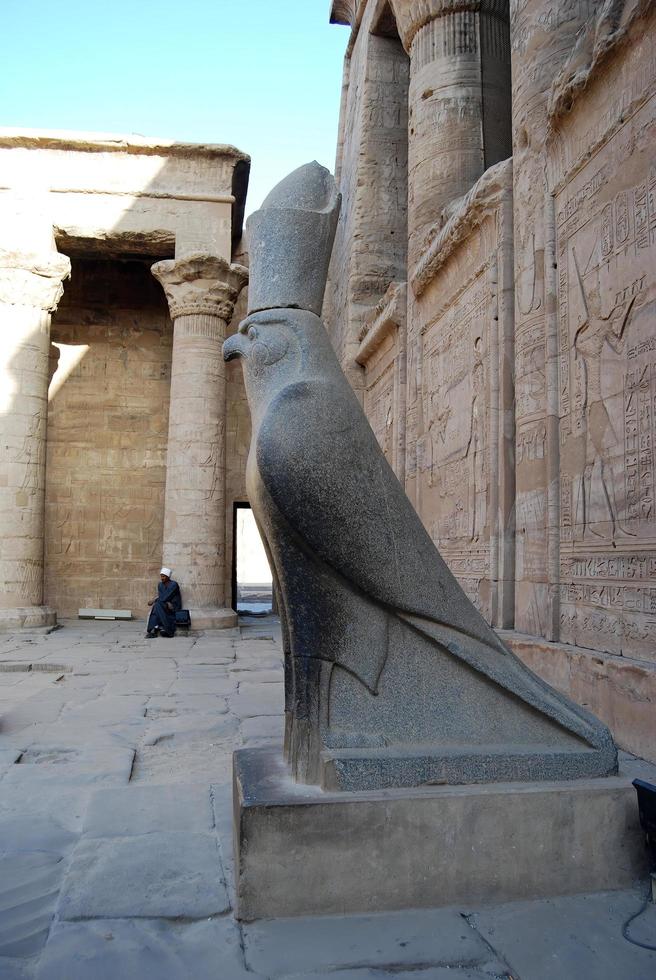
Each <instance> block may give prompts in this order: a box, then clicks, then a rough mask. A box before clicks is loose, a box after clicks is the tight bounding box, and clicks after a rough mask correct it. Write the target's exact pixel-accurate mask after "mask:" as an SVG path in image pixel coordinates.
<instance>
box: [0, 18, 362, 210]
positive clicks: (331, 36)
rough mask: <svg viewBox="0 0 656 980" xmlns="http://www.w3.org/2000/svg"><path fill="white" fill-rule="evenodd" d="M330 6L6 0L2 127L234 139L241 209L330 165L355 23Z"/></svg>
mask: <svg viewBox="0 0 656 980" xmlns="http://www.w3.org/2000/svg"><path fill="white" fill-rule="evenodd" d="M328 8H329V3H328V0H231V2H229V0H0V37H1V38H2V60H1V62H0V125H2V126H11V127H27V128H39V129H72V130H93V131H96V132H113V133H139V134H141V135H142V136H156V137H165V138H167V139H178V140H189V141H192V142H212V143H233V144H234V145H235V146H238V147H239V149H241V150H244V151H245V152H246V153H249V154H250V155H251V157H252V171H251V188H250V192H249V198H248V205H247V210H248V211H252V210H254V209H255V208H257V207H258V206H259V204H260V203H261V201H262V198H263V197H264V196H265V195H266V194H267V193H268V191H269V190H270V188H271V187H272V186H273V184H275V183H276V182H277V181H278V180H279V179H280V178H281V177H283V176H284V175H285V174H286V173H288V172H289V171H290V170H293V169H294V167H297V166H299V165H300V164H302V163H306V162H307V161H308V160H312V159H317V160H319V162H320V163H323V164H324V165H325V166H327V167H329V168H330V169H331V170H332V169H333V168H334V162H335V145H336V140H337V121H338V114H339V100H340V88H341V76H342V61H343V55H344V50H345V48H346V43H347V41H348V28H345V27H339V26H331V25H330V24H329V23H328V15H329V9H328Z"/></svg>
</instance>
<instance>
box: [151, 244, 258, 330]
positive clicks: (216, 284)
mask: <svg viewBox="0 0 656 980" xmlns="http://www.w3.org/2000/svg"><path fill="white" fill-rule="evenodd" d="M152 273H153V275H154V276H155V278H156V279H157V280H158V282H160V283H161V285H162V288H163V289H164V292H165V294H166V299H167V301H168V304H169V310H170V312H171V317H172V319H174V320H175V319H177V317H181V316H195V315H198V314H205V315H209V316H215V317H218V318H219V319H220V320H223V321H224V322H226V323H227V322H228V320H230V318H231V316H232V311H233V309H234V305H235V303H236V301H237V297H238V296H239V293H240V292H241V290H242V288H243V287H244V286H245V284H246V282H247V281H248V269H246V268H245V267H244V266H242V265H234V264H232V265H231V264H230V263H229V262H227V261H226V260H225V259H222V258H220V257H219V256H218V255H208V254H206V253H200V252H199V253H196V254H194V255H188V256H185V257H184V258H181V259H164V260H163V261H162V262H156V263H155V265H154V266H152Z"/></svg>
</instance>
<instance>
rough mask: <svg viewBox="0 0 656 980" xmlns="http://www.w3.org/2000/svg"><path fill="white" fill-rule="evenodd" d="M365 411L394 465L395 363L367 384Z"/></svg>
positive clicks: (384, 450)
mask: <svg viewBox="0 0 656 980" xmlns="http://www.w3.org/2000/svg"><path fill="white" fill-rule="evenodd" d="M364 411H365V415H366V416H367V418H368V419H369V424H370V425H371V428H372V429H373V430H374V433H375V434H376V438H377V439H378V444H379V445H380V448H381V449H382V450H383V453H384V455H385V458H386V460H387V462H388V463H389V464H390V466H392V467H393V466H394V462H395V460H394V442H395V440H394V429H395V424H394V423H395V419H394V363H393V362H390V363H389V364H388V365H387V367H386V368H385V370H384V371H383V372H382V373H381V374H379V375H378V377H377V378H376V379H375V380H374V381H373V382H371V383H370V384H368V385H367V387H366V388H365V394H364Z"/></svg>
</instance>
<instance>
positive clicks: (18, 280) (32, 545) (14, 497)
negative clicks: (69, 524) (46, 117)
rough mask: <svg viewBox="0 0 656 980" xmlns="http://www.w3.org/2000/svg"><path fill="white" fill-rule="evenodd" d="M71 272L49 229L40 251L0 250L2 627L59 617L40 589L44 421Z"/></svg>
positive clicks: (47, 622) (31, 624)
mask: <svg viewBox="0 0 656 980" xmlns="http://www.w3.org/2000/svg"><path fill="white" fill-rule="evenodd" d="M10 227H13V226H12V225H10ZM3 230H5V231H6V228H5V229H3ZM34 243H35V244H36V245H37V246H38V235H37V236H35V240H34ZM69 274H70V261H69V259H68V258H67V257H66V256H64V255H60V254H59V253H58V252H57V251H55V246H54V241H53V238H52V230H51V229H47V235H45V236H44V248H43V250H42V251H38V252H29V251H8V250H7V251H6V250H4V249H2V248H0V326H1V329H2V339H3V344H2V352H1V353H0V539H1V541H2V544H1V546H0V582H2V590H1V592H0V630H7V629H21V628H31V629H35V628H43V627H52V626H54V625H55V623H56V620H57V617H56V613H55V611H54V610H53V609H50V608H48V607H47V606H45V605H44V595H43V554H44V524H45V468H46V425H47V416H48V381H49V356H50V314H51V312H52V311H53V310H54V309H55V308H56V306H57V303H58V301H59V299H60V297H61V295H62V292H63V286H62V283H63V281H64V279H66V278H67V277H68V276H69Z"/></svg>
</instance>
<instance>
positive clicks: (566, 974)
mask: <svg viewBox="0 0 656 980" xmlns="http://www.w3.org/2000/svg"><path fill="white" fill-rule="evenodd" d="M644 897H645V890H644V889H642V890H640V889H635V890H632V891H621V892H604V893H598V894H596V895H575V896H572V897H567V898H558V899H548V900H545V901H541V902H513V903H512V904H509V905H502V906H498V907H496V908H490V909H485V910H483V911H480V912H477V913H476V914H475V915H473V916H472V917H471V921H472V924H473V925H474V926H475V928H476V929H477V930H478V932H480V934H481V935H482V936H483V937H484V938H485V939H486V940H487V941H488V942H489V943H490V944H491V945H492V946H494V947H495V948H496V949H503V952H504V956H505V958H506V960H507V962H508V964H509V966H510V968H511V972H512V974H513V976H514V977H520V978H521V980H588V978H590V980H654V978H655V977H656V952H649V951H648V950H644V949H640V948H639V947H637V946H632V945H631V944H630V943H628V942H627V941H626V940H625V939H623V937H622V924H623V923H624V922H625V921H626V920H627V919H628V918H629V916H631V915H633V913H634V912H637V911H638V910H639V909H640V906H641V904H642V900H643V899H644ZM651 922H652V936H651V939H650V940H648V939H647V937H646V936H645V935H644V933H643V934H642V935H640V934H639V931H638V923H637V922H636V928H635V929H634V930H633V931H634V932H635V935H636V937H637V938H641V939H643V940H644V941H651V942H652V943H653V944H654V945H656V916H654V918H653V919H652V920H651Z"/></svg>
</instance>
